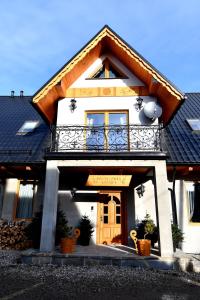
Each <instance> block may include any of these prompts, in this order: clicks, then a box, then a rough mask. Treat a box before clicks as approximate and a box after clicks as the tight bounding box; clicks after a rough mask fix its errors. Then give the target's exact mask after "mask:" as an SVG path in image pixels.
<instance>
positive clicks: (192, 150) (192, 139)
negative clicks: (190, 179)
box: [164, 93, 200, 165]
mask: <svg viewBox="0 0 200 300" xmlns="http://www.w3.org/2000/svg"><path fill="white" fill-rule="evenodd" d="M186 96H187V99H186V100H185V102H184V103H183V105H182V106H181V108H180V109H179V110H178V112H177V113H176V115H175V116H174V118H173V120H172V121H171V122H170V124H169V125H168V126H167V127H166V130H165V134H164V148H165V150H166V151H167V152H168V155H169V158H168V163H169V164H170V163H172V164H196V165H197V164H198V165H200V133H194V132H193V131H192V129H191V127H190V126H189V124H188V122H187V121H186V120H187V119H200V93H187V94H186Z"/></svg>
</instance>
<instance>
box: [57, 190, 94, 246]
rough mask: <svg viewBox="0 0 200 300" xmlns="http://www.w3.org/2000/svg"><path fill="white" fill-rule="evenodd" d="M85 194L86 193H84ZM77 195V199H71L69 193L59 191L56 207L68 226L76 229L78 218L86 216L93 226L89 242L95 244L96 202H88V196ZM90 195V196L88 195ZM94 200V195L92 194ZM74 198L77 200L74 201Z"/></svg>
mask: <svg viewBox="0 0 200 300" xmlns="http://www.w3.org/2000/svg"><path fill="white" fill-rule="evenodd" d="M85 193H86V191H85ZM85 193H84V195H81V194H77V195H78V197H76V196H75V197H74V199H73V198H72V195H71V192H70V191H59V192H58V207H59V209H61V210H62V211H63V212H64V213H65V215H66V218H67V220H68V224H69V225H70V226H73V227H76V226H77V225H78V223H79V220H80V218H81V217H82V216H83V215H86V216H88V217H89V219H90V220H91V222H92V224H93V225H94V232H93V235H92V238H91V242H92V243H94V244H96V225H97V202H95V201H92V200H91V201H88V199H89V196H88V197H87V195H86V194H85ZM88 195H90V194H88ZM93 195H94V197H92V198H93V199H95V194H93ZM76 198H78V199H77V200H76Z"/></svg>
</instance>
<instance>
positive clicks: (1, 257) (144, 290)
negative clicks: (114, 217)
mask: <svg viewBox="0 0 200 300" xmlns="http://www.w3.org/2000/svg"><path fill="white" fill-rule="evenodd" d="M19 257H20V252H16V251H13V252H12V251H0V299H1V300H7V299H19V300H23V299H34V300H35V299H48V300H49V299H95V300H96V299H97V300H98V299H103V300H104V299H105V300H106V299H113V300H114V299H163V300H168V299H187V300H188V299H198V300H199V299H200V274H197V273H181V272H176V271H155V270H145V269H139V268H136V269H133V268H119V267H112V266H100V267H98V266H94V267H74V266H62V267H57V266H53V265H46V266H41V267H38V266H28V265H22V264H19V263H18V262H19Z"/></svg>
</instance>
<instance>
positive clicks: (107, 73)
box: [89, 59, 127, 79]
mask: <svg viewBox="0 0 200 300" xmlns="http://www.w3.org/2000/svg"><path fill="white" fill-rule="evenodd" d="M117 78H118V79H120V78H123V79H125V78H127V77H126V76H125V75H124V73H123V72H122V71H121V70H119V69H118V68H117V67H116V66H115V65H114V64H113V63H111V62H110V61H109V60H108V59H105V60H104V61H103V64H102V66H101V67H100V68H99V69H98V70H96V71H95V73H93V74H92V75H91V76H90V78H89V79H117Z"/></svg>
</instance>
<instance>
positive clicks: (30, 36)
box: [0, 0, 200, 95]
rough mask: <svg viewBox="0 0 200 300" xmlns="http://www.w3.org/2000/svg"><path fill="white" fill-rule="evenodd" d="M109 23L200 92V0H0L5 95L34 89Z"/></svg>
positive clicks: (182, 85)
mask: <svg viewBox="0 0 200 300" xmlns="http://www.w3.org/2000/svg"><path fill="white" fill-rule="evenodd" d="M105 24H107V25H109V26H110V27H111V28H112V29H113V30H114V31H115V32H116V33H117V34H118V35H120V36H121V37H122V38H123V39H124V40H125V41H126V42H127V43H129V44H130V45H131V46H132V47H133V48H134V49H136V50H137V51H138V52H139V53H140V54H141V55H142V56H143V57H145V58H146V59H147V60H148V61H149V62H150V63H151V64H152V65H153V66H154V67H156V68H157V69H158V70H159V71H160V72H161V73H163V74H164V75H165V76H166V77H167V78H168V79H169V80H170V81H172V82H173V83H174V84H175V85H176V86H177V87H178V88H179V89H180V90H182V91H183V92H200V1H199V0H190V1H187V0H167V1H161V0H123V1H122V0H115V1H114V0H101V1H92V0H82V1H81V0H11V1H8V0H0V95H9V94H10V91H11V90H14V91H15V94H16V95H19V91H20V90H24V94H25V95H33V94H34V93H35V92H37V90H39V89H40V87H41V86H42V85H43V84H45V82H47V81H48V80H49V79H50V78H51V77H52V76H53V75H54V74H55V73H56V72H57V71H58V70H59V69H60V68H61V67H62V66H63V65H64V64H65V63H66V62H67V61H68V60H69V59H70V58H71V57H72V56H74V54H75V53H76V52H78V51H79V50H80V49H81V48H82V47H83V46H84V45H85V44H86V43H87V42H88V41H89V40H90V39H91V38H92V37H93V36H94V35H95V34H96V33H97V32H98V31H99V30H100V29H101V28H102V27H103V26H104V25H105Z"/></svg>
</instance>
